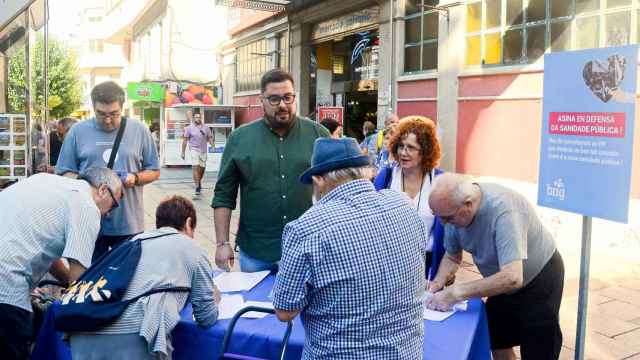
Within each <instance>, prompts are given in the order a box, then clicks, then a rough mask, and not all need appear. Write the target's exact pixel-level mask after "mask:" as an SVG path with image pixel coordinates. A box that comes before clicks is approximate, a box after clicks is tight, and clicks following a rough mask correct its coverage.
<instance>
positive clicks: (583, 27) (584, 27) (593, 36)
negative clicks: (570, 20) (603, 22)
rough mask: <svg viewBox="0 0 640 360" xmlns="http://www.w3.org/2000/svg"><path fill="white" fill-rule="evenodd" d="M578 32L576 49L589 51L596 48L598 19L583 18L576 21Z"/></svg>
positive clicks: (598, 29) (598, 30)
mask: <svg viewBox="0 0 640 360" xmlns="http://www.w3.org/2000/svg"><path fill="white" fill-rule="evenodd" d="M576 25H577V27H578V29H580V31H578V32H577V36H576V37H577V39H576V49H589V48H594V47H598V38H599V37H600V18H599V17H597V16H591V17H585V18H580V19H577V20H576Z"/></svg>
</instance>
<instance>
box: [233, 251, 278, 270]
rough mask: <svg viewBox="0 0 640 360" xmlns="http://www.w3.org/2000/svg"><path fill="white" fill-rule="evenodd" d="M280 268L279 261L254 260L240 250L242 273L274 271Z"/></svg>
mask: <svg viewBox="0 0 640 360" xmlns="http://www.w3.org/2000/svg"><path fill="white" fill-rule="evenodd" d="M277 267H278V261H276V262H268V261H263V260H259V259H256V258H252V257H251V256H249V255H247V253H246V252H244V251H242V249H240V271H242V272H258V271H263V270H274V269H276V268H277Z"/></svg>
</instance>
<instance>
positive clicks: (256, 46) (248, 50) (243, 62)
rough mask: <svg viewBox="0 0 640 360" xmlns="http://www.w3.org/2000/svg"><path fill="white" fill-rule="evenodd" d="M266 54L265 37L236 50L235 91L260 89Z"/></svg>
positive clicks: (265, 65)
mask: <svg viewBox="0 0 640 360" xmlns="http://www.w3.org/2000/svg"><path fill="white" fill-rule="evenodd" d="M267 56H268V55H267V40H266V39H262V40H258V41H255V42H253V43H250V44H248V45H244V46H241V47H239V48H238V49H237V50H236V57H237V58H236V62H237V63H236V91H238V92H241V91H255V90H260V78H261V77H262V74H263V73H264V72H265V71H266V70H267Z"/></svg>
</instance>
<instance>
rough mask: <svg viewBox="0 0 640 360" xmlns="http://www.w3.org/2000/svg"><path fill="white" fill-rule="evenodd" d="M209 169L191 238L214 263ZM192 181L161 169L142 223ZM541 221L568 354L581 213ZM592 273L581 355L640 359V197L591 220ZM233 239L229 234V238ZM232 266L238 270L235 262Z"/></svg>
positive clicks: (532, 194) (521, 187) (530, 191)
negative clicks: (561, 269) (625, 220)
mask: <svg viewBox="0 0 640 360" xmlns="http://www.w3.org/2000/svg"><path fill="white" fill-rule="evenodd" d="M481 180H488V181H496V182H500V183H502V184H505V185H507V186H509V187H512V188H514V189H516V190H518V191H520V192H521V193H522V194H524V195H525V196H527V197H528V198H529V199H530V200H531V201H532V202H533V203H535V201H536V187H535V185H533V184H528V183H521V182H514V181H507V180H504V179H490V178H486V179H481ZM214 181H215V174H214V173H207V175H206V177H205V181H204V188H203V194H202V196H201V197H200V198H199V199H197V200H194V204H195V206H196V210H197V212H198V225H197V228H196V241H197V242H198V243H199V244H200V245H202V246H203V247H205V248H206V249H207V250H208V252H209V255H210V258H211V259H212V262H213V257H214V255H215V246H214V243H215V240H214V238H215V235H214V229H213V210H212V209H211V207H210V202H211V197H212V195H213V184H214ZM193 190H194V188H193V183H192V181H191V172H190V170H189V169H166V168H163V169H162V176H161V177H160V180H158V181H157V182H155V183H153V184H151V185H148V186H147V187H146V188H145V194H144V199H145V213H146V214H145V226H146V228H147V229H151V228H153V227H154V211H155V207H156V205H157V204H158V202H159V201H160V200H161V199H162V198H163V197H165V196H168V195H172V194H180V195H184V196H186V197H188V198H192V196H193ZM538 210H539V214H540V216H541V218H542V219H543V221H544V222H545V224H546V226H547V227H548V228H549V229H550V230H551V231H552V232H553V233H554V236H555V237H556V241H557V243H558V248H559V250H560V253H561V254H562V256H563V258H564V262H565V272H566V275H565V289H564V297H563V300H562V307H561V310H560V322H561V326H562V330H563V333H564V344H563V349H562V353H561V356H560V358H561V359H567V360H568V359H573V356H574V347H575V332H576V331H575V328H576V318H577V303H578V278H579V266H580V237H581V217H580V216H578V215H575V214H569V213H565V212H561V211H556V210H551V209H546V208H538ZM237 221H238V212H237V211H234V213H233V216H232V224H231V229H232V231H235V229H236V228H237ZM593 224H594V225H593V239H592V253H591V277H590V286H589V290H590V291H589V310H588V323H587V326H588V335H587V339H586V343H587V348H586V354H587V356H586V358H587V359H594V360H608V359H634V360H640V201H637V200H636V201H632V203H631V211H630V217H629V224H627V225H622V224H616V223H613V222H609V221H603V220H597V219H594V221H593ZM231 240H232V241H233V236H232V239H231ZM464 259H465V262H464V264H463V265H464V266H463V269H462V271H460V272H459V274H458V276H457V280H456V281H467V280H472V279H477V278H480V275H479V274H478V272H477V269H476V268H475V267H474V266H473V265H472V261H471V258H470V256H467V255H466V256H465V258H464ZM234 268H235V269H236V270H237V269H238V264H237V262H236V265H235V266H234Z"/></svg>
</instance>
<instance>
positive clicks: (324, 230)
mask: <svg viewBox="0 0 640 360" xmlns="http://www.w3.org/2000/svg"><path fill="white" fill-rule="evenodd" d="M311 164H312V167H311V168H310V169H309V170H307V171H306V172H305V173H304V174H303V175H302V177H301V181H302V182H303V183H306V184H309V183H311V182H313V189H314V197H316V198H318V199H319V201H318V202H317V203H316V204H315V205H314V206H313V207H312V208H310V209H309V210H308V211H307V212H305V213H304V214H303V215H302V216H301V217H300V218H298V219H297V220H295V221H292V222H290V223H289V224H287V226H286V227H285V230H284V234H283V249H282V260H281V262H280V270H279V273H278V276H277V280H276V284H275V288H274V299H273V304H274V306H275V308H276V314H277V316H278V318H279V319H280V320H282V321H288V320H291V319H293V318H294V317H295V316H297V315H298V313H301V316H302V320H303V324H304V327H305V332H306V340H305V346H304V352H303V356H302V358H303V359H320V358H323V359H325V358H328V359H421V358H422V357H423V356H422V340H423V332H424V328H423V319H422V313H423V310H422V302H421V300H420V296H421V294H423V293H424V290H425V286H426V284H425V279H424V275H423V274H424V251H423V249H424V248H425V245H426V244H425V238H424V236H422V235H421V234H424V232H425V231H424V225H423V222H422V221H421V220H420V218H419V217H418V214H417V213H416V212H415V210H413V209H412V208H411V207H410V206H409V204H408V200H407V198H406V196H404V195H402V194H400V193H397V192H393V191H390V190H383V191H381V192H376V191H375V189H374V187H373V185H372V184H371V182H370V181H369V180H368V179H369V177H370V167H369V160H368V157H367V156H365V155H362V154H361V153H360V150H359V148H358V144H357V143H356V142H355V140H353V139H349V138H345V139H327V138H321V139H318V140H316V143H315V146H314V152H313V158H312V160H311Z"/></svg>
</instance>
